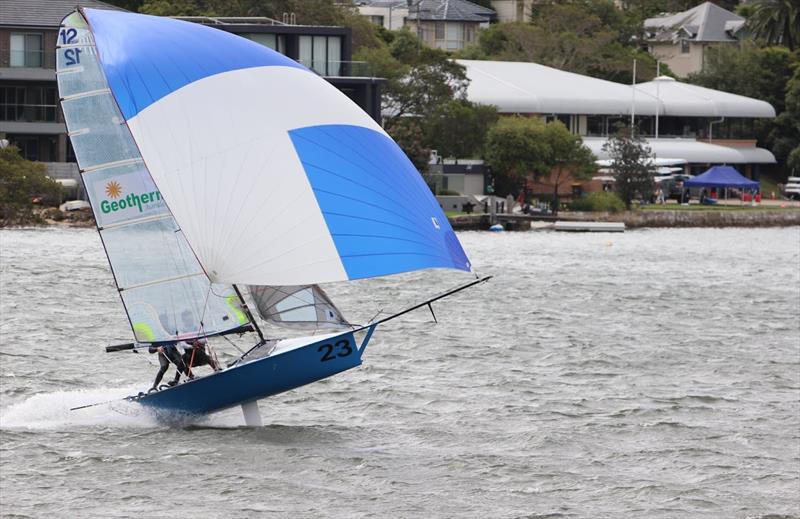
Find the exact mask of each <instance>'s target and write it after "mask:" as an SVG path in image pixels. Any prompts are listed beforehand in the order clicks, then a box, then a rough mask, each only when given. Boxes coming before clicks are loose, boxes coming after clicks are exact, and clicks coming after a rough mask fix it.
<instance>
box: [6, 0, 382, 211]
mask: <svg viewBox="0 0 800 519" xmlns="http://www.w3.org/2000/svg"><path fill="white" fill-rule="evenodd" d="M76 5H78V6H81V7H90V8H95V9H113V10H121V9H119V8H118V7H115V6H112V5H109V4H106V3H104V2H100V1H98V0H2V8H0V139H7V140H8V141H9V142H10V143H11V144H13V145H15V146H17V147H18V148H19V149H20V151H21V153H22V156H23V157H25V158H26V159H28V160H35V161H39V162H43V163H45V165H46V166H47V172H48V175H49V176H50V177H52V178H55V179H62V180H66V182H70V180H68V179H71V180H72V182H71V183H72V184H73V185H78V186H79V188H78V189H79V190H80V192H79V193H75V195H77V196H79V197H81V198H85V196H84V194H83V193H82V187H80V186H81V184H80V178H79V174H78V166H77V164H76V160H75V153H74V152H73V150H72V147H71V145H70V142H69V139H68V138H67V129H66V126H65V124H64V116H63V114H62V113H61V109H60V106H59V98H58V89H57V87H56V70H55V68H56V63H55V47H56V37H57V35H58V30H59V25H60V24H61V20H62V18H63V17H64V16H66V15H67V14H69V13H70V12H72V11H73V10H74V9H75V7H76ZM182 19H183V20H185V21H189V22H194V23H201V24H204V25H208V26H211V27H214V28H216V29H220V30H223V31H227V32H231V33H234V34H237V35H239V36H242V37H244V38H248V39H250V40H253V41H255V42H257V43H260V44H262V45H265V46H267V47H270V48H272V49H274V50H276V51H278V52H280V53H282V54H285V55H286V56H289V57H290V58H292V59H294V60H296V61H299V62H300V63H303V64H304V65H306V66H307V67H308V68H310V69H312V70H314V71H315V72H316V73H317V74H319V75H320V76H322V77H324V78H325V79H326V80H327V81H329V82H330V83H331V84H333V85H334V86H336V87H337V88H338V89H339V90H341V91H342V92H344V93H345V94H346V95H347V96H348V97H350V98H351V99H352V100H353V101H354V102H355V103H356V104H358V105H359V106H360V107H361V108H362V109H363V110H364V111H366V112H367V113H368V114H369V115H370V116H372V117H373V118H374V119H376V120H379V119H380V96H381V85H382V82H383V80H382V79H380V78H376V77H374V76H373V75H372V74H371V71H370V69H369V67H368V66H367V65H366V64H365V63H360V62H353V61H352V59H351V56H352V34H351V31H350V29H349V28H347V27H318V26H306V25H297V24H295V23H294V22H295V19H294V17H293V16H291V15H289V16H287V17H286V19H285V20H283V21H278V20H273V19H271V18H263V17H258V18H214V17H189V18H182Z"/></svg>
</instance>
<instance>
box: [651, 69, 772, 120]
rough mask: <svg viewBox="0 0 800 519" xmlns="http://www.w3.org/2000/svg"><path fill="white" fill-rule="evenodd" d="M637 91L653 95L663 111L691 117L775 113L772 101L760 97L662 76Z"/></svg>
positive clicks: (756, 115)
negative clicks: (742, 94) (762, 99)
mask: <svg viewBox="0 0 800 519" xmlns="http://www.w3.org/2000/svg"><path fill="white" fill-rule="evenodd" d="M636 91H637V95H638V93H639V92H641V93H642V95H650V96H653V97H655V98H657V99H658V100H659V101H660V102H661V115H667V116H670V115H672V116H689V117H709V116H716V117H723V116H724V117H775V109H774V108H773V107H772V105H771V104H769V103H767V102H766V101H761V100H759V99H753V98H751V97H745V96H740V95H736V94H729V93H728V92H722V91H721V90H712V89H710V88H705V87H701V86H697V85H691V84H689V83H681V82H679V81H675V80H674V79H673V78H671V77H667V76H660V77H657V78H655V79H654V80H653V81H648V82H647V83H639V84H637V85H636Z"/></svg>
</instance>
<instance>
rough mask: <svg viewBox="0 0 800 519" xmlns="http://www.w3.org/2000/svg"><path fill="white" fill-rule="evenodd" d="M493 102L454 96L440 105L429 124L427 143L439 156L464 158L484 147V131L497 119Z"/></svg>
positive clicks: (477, 152)
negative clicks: (484, 103)
mask: <svg viewBox="0 0 800 519" xmlns="http://www.w3.org/2000/svg"><path fill="white" fill-rule="evenodd" d="M497 117H498V115H497V109H496V108H495V107H494V106H487V105H479V104H474V103H470V102H469V101H466V100H463V99H454V100H452V101H450V102H448V103H445V104H444V105H442V106H440V107H439V108H438V109H437V110H436V111H435V112H434V113H433V114H432V115H431V118H430V121H429V124H428V128H427V131H428V143H429V144H430V146H431V148H433V149H435V150H437V151H438V152H439V155H440V156H442V157H454V158H456V159H458V158H466V157H473V156H476V155H478V154H479V153H480V152H481V150H482V149H483V144H484V141H485V139H486V132H487V131H488V130H489V127H490V126H491V125H492V124H494V123H495V121H497Z"/></svg>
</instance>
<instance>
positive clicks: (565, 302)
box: [0, 227, 800, 519]
mask: <svg viewBox="0 0 800 519" xmlns="http://www.w3.org/2000/svg"><path fill="white" fill-rule="evenodd" d="M460 238H461V240H462V242H463V244H464V246H465V249H466V250H467V251H468V254H469V255H470V258H471V260H472V262H473V264H474V265H475V266H476V268H477V270H478V272H479V273H480V274H493V275H495V278H494V279H493V280H492V281H491V282H490V283H488V284H485V285H480V286H479V287H477V288H473V289H471V290H469V291H467V292H463V293H460V294H458V295H456V296H453V297H452V298H450V299H447V300H445V301H443V302H441V303H438V304H436V305H435V307H434V309H435V311H436V317H437V318H438V320H439V323H438V324H432V323H431V318H430V313H428V312H427V311H422V310H420V311H417V312H414V313H412V314H409V315H408V316H407V318H406V319H404V320H400V321H399V322H398V321H394V322H392V323H387V324H386V325H385V326H384V327H382V328H379V329H378V331H377V332H376V334H375V336H374V337H373V340H372V343H371V344H370V346H369V347H368V349H367V351H366V353H365V356H364V365H363V366H361V367H360V368H357V369H355V370H351V371H348V372H345V373H342V374H340V375H337V376H335V377H332V378H330V379H327V380H324V381H322V382H319V383H316V384H312V385H309V386H306V387H303V388H300V389H297V390H294V391H291V392H289V393H284V394H282V395H278V396H276V397H273V398H271V399H268V400H263V401H261V403H260V407H261V414H262V416H263V419H264V423H265V425H264V427H261V428H248V427H244V426H243V419H242V416H241V413H240V411H239V410H229V411H225V412H222V413H219V414H216V415H213V416H212V417H210V418H207V419H205V420H203V421H200V422H197V423H195V424H191V425H187V426H184V427H174V426H173V427H169V426H165V425H160V424H158V423H156V422H154V421H153V420H152V418H151V417H149V416H148V415H147V414H145V413H144V412H143V411H142V410H141V408H140V407H139V406H138V404H135V403H113V404H110V405H101V406H96V407H92V408H88V409H84V410H80V411H72V412H71V411H69V408H70V407H74V406H78V405H83V404H88V403H93V402H102V401H107V400H111V399H117V398H121V397H124V396H125V395H127V394H130V393H132V392H136V391H139V390H142V389H145V388H146V387H148V385H149V383H150V382H151V380H152V377H153V375H154V373H155V371H156V370H157V365H156V362H155V360H154V358H153V357H154V356H151V355H147V354H133V353H115V354H106V353H105V352H104V347H105V346H106V345H108V344H110V343H115V342H122V341H127V340H129V339H130V329H129V328H128V324H127V320H126V318H125V315H124V313H123V311H122V306H121V304H120V302H119V299H118V296H117V293H116V291H115V289H114V286H113V283H112V278H111V275H110V272H109V269H108V266H107V263H106V259H105V256H104V254H103V250H102V247H101V245H100V242H99V238H98V237H97V233H96V232H95V231H94V230H79V229H60V228H48V229H35V230H4V231H0V249H1V251H2V256H0V259H2V265H1V268H2V271H1V276H0V282H1V283H2V286H1V287H0V290H1V291H0V311H1V317H2V319H0V376H1V377H2V378H1V379H0V382H1V385H0V397H1V399H0V435H1V436H0V437H1V439H2V442H1V443H0V455H1V457H0V515H2V517H8V518H12V517H48V518H49V517H98V518H114V517H139V518H145V517H147V518H150V517H164V518H170V519H174V518H176V517H195V518H206V517H209V518H215V517H230V518H239V517H247V518H249V517H311V518H317V517H379V518H382V517H393V518H395V517H398V518H402V517H409V518H412V517H414V518H415V517H448V518H449V517H474V518H484V517H493V518H495V517H496V518H522V517H526V518H531V517H536V518H540V517H587V518H589V517H653V518H661V517H663V518H681V517H720V518H723V517H724V518H733V517H737V518H745V517H748V518H778V517H800V229H798V228H796V227H795V228H783V229H659V230H637V231H632V232H627V233H625V234H563V233H554V232H529V233H499V234H490V233H463V234H460ZM468 279H469V277H467V278H465V277H463V276H460V275H459V274H458V273H451V272H444V271H437V272H428V273H415V274H412V275H402V276H394V277H391V278H386V279H380V280H369V281H364V282H357V283H353V284H347V285H344V284H338V285H334V286H332V287H330V290H329V292H330V293H331V295H332V297H333V298H334V300H336V301H337V302H338V303H340V306H341V308H342V310H343V311H344V312H345V315H347V316H348V317H350V318H351V320H354V321H358V322H364V321H366V320H368V319H369V318H371V317H372V316H373V315H374V314H375V313H376V312H377V311H379V310H381V309H383V310H385V311H391V310H398V309H401V308H402V307H403V306H404V305H406V304H407V303H413V302H415V301H418V300H420V299H421V298H423V297H425V296H427V295H433V294H436V293H438V292H439V291H442V290H443V289H445V288H447V287H449V286H452V285H456V284H459V283H461V282H464V281H465V280H468ZM215 344H216V345H217V351H218V352H219V354H220V355H222V356H223V357H226V358H228V357H227V355H228V354H226V353H225V351H226V345H227V343H225V342H224V341H220V342H217V343H215ZM242 345H244V344H242ZM228 349H230V348H228ZM230 351H231V353H235V350H232V349H230ZM229 358H232V357H229ZM168 376H169V375H168Z"/></svg>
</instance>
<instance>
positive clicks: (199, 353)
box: [183, 339, 219, 378]
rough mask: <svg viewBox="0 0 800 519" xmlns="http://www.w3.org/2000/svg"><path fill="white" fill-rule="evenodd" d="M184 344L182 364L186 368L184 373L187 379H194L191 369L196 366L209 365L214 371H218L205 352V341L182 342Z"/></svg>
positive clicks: (212, 360)
mask: <svg viewBox="0 0 800 519" xmlns="http://www.w3.org/2000/svg"><path fill="white" fill-rule="evenodd" d="M184 344H185V346H184V349H183V363H184V365H185V366H186V371H185V373H186V374H187V375H188V377H189V378H194V375H193V374H192V368H194V367H196V366H205V365H209V366H211V369H213V370H214V371H219V366H218V365H217V363H216V362H215V361H214V359H213V358H212V357H211V355H209V354H208V352H207V351H206V344H207V343H206V340H205V339H192V340H190V341H184Z"/></svg>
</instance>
